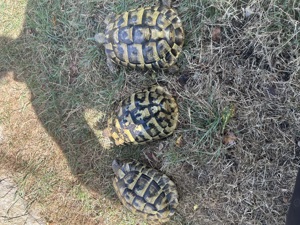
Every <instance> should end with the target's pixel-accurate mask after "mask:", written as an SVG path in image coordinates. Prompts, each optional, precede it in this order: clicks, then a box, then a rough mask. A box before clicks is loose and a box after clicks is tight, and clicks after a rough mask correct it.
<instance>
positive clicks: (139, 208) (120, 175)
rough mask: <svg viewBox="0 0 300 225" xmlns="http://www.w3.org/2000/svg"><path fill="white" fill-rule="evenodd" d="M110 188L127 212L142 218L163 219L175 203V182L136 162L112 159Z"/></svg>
mask: <svg viewBox="0 0 300 225" xmlns="http://www.w3.org/2000/svg"><path fill="white" fill-rule="evenodd" d="M112 168H113V171H114V173H115V178H114V179H113V186H114V189H115V191H116V193H117V195H118V197H119V199H120V200H121V202H122V203H123V205H124V206H125V207H126V208H128V209H129V210H130V211H131V212H133V213H135V214H137V215H140V216H141V217H143V218H144V219H148V220H153V221H157V222H166V221H168V220H169V217H170V216H172V215H173V214H174V213H175V208H176V207H177V205H178V192H177V189H176V185H175V184H174V183H173V181H171V180H170V178H169V177H167V176H166V175H165V174H163V173H161V172H159V171H157V170H155V169H153V168H149V167H147V166H146V165H144V164H142V163H139V162H137V161H132V162H125V163H121V162H120V161H118V160H114V161H113V163H112Z"/></svg>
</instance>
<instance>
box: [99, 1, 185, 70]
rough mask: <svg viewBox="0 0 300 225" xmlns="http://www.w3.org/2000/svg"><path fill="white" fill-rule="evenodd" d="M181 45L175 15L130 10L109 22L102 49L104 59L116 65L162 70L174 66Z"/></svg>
mask: <svg viewBox="0 0 300 225" xmlns="http://www.w3.org/2000/svg"><path fill="white" fill-rule="evenodd" d="M183 41H184V31H183V28H182V23H181V20H180V18H179V17H178V15H177V13H176V11H175V10H174V9H172V8H168V7H166V6H164V5H161V6H153V7H145V8H138V9H134V10H131V11H128V12H124V13H123V14H121V15H118V16H116V17H115V18H114V19H112V20H110V21H109V23H108V25H107V27H106V30H105V41H104V46H105V52H106V55H107V57H108V58H110V59H111V60H113V61H114V62H115V63H117V64H121V65H124V66H130V67H133V68H136V67H138V68H141V69H144V68H148V69H162V68H168V67H170V66H171V65H173V64H174V63H175V62H176V60H177V58H178V56H179V54H180V52H181V49H182V46H183Z"/></svg>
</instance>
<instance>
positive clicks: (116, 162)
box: [111, 159, 122, 175]
mask: <svg viewBox="0 0 300 225" xmlns="http://www.w3.org/2000/svg"><path fill="white" fill-rule="evenodd" d="M111 167H112V169H113V171H114V173H115V174H116V175H117V173H118V170H119V169H120V168H121V167H122V164H121V162H120V160H118V159H114V161H113V162H112V165H111Z"/></svg>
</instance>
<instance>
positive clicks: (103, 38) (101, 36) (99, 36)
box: [94, 33, 106, 44]
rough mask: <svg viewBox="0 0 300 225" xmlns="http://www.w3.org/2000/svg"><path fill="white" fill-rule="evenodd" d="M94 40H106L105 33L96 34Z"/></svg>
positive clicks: (101, 42) (97, 41)
mask: <svg viewBox="0 0 300 225" xmlns="http://www.w3.org/2000/svg"><path fill="white" fill-rule="evenodd" d="M94 40H95V42H96V43H97V44H104V43H105V42H106V38H105V34H104V33H98V34H96V35H95V37H94Z"/></svg>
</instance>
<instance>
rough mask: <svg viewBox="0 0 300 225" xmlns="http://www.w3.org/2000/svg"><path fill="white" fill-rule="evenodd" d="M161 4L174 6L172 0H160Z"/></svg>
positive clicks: (169, 6)
mask: <svg viewBox="0 0 300 225" xmlns="http://www.w3.org/2000/svg"><path fill="white" fill-rule="evenodd" d="M160 4H161V5H163V6H166V7H168V8H171V7H172V0H160Z"/></svg>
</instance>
